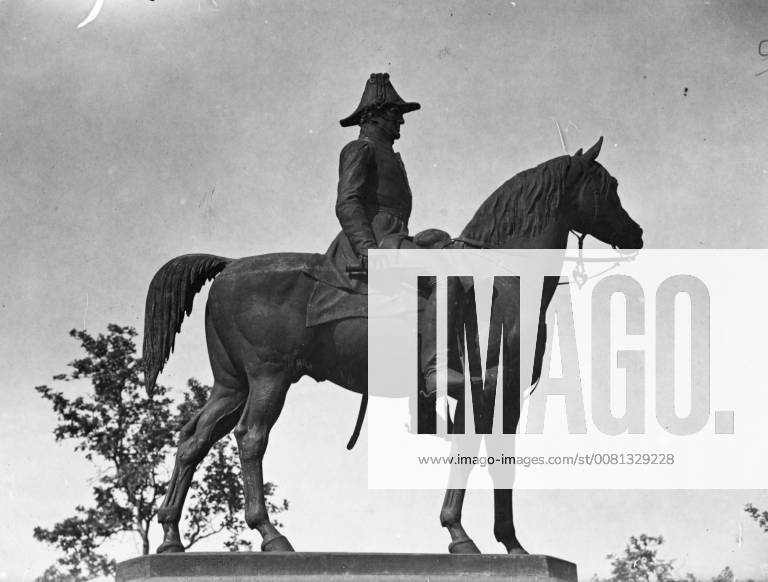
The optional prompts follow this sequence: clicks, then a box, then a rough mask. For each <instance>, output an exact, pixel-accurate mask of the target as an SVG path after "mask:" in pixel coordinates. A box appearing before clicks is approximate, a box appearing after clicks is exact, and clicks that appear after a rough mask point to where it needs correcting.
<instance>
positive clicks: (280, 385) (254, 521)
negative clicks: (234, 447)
mask: <svg viewBox="0 0 768 582" xmlns="http://www.w3.org/2000/svg"><path fill="white" fill-rule="evenodd" d="M248 384H249V394H248V401H247V402H246V404H245V409H244V410H243V414H242V416H241V418H240V422H238V424H237V427H236V428H235V436H236V437H237V444H238V447H239V449H240V463H241V464H242V468H243V492H244V494H245V522H246V523H247V524H248V527H250V528H251V529H256V530H258V531H259V534H261V538H262V543H261V550H262V551H263V552H292V551H293V547H292V546H291V543H290V542H289V541H288V539H287V538H286V537H285V536H283V535H282V534H281V533H280V532H279V531H277V528H276V527H275V526H274V525H273V524H272V522H271V521H270V519H269V512H268V511H267V506H266V502H265V500H264V472H263V468H262V460H263V459H264V452H265V451H266V449H267V442H268V441H269V432H270V430H271V429H272V426H273V425H274V424H275V421H276V420H277V417H278V416H280V412H281V411H282V409H283V404H284V403H285V395H286V394H287V392H288V387H289V386H290V384H291V383H290V380H289V378H288V374H287V373H286V371H285V369H284V368H282V367H281V366H278V365H275V364H264V365H260V366H258V367H254V368H253V370H249V373H248Z"/></svg>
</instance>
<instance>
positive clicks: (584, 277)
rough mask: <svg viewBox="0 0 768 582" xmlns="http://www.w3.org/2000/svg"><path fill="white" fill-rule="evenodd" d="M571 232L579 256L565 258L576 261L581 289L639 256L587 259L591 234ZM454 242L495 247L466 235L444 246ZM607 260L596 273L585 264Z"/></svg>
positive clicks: (480, 246)
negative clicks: (609, 264)
mask: <svg viewBox="0 0 768 582" xmlns="http://www.w3.org/2000/svg"><path fill="white" fill-rule="evenodd" d="M570 234H572V235H573V236H575V237H576V240H577V241H578V245H579V256H578V257H577V258H576V259H569V258H566V259H565V260H566V261H575V262H576V266H575V267H574V269H573V273H572V275H573V279H574V281H576V285H578V287H579V289H581V288H582V287H583V286H584V285H586V283H587V282H588V281H589V280H590V279H594V278H596V277H600V276H601V275H604V274H605V273H608V272H610V271H612V270H613V269H615V268H617V267H619V266H620V265H621V263H624V262H627V261H634V260H635V257H637V254H638V253H637V252H635V253H633V254H631V255H627V256H623V255H618V256H617V257H616V259H615V260H613V259H585V258H584V239H586V238H587V236H589V235H588V234H587V233H586V232H582V233H579V232H577V231H575V230H573V229H571V230H570ZM454 244H457V245H463V246H465V247H469V248H473V249H487V248H493V247H488V246H486V244H485V243H484V242H483V241H478V240H474V239H471V238H466V237H456V238H452V239H451V240H450V242H449V243H448V244H447V245H445V247H443V248H446V247H447V246H450V245H454ZM613 248H614V249H615V248H616V245H613ZM607 261H611V262H613V265H611V266H610V267H608V268H606V269H603V270H602V271H600V272H599V273H595V274H594V275H590V274H589V273H587V268H586V266H585V265H586V264H587V263H600V262H607ZM570 284H571V282H570V281H560V282H558V285H570Z"/></svg>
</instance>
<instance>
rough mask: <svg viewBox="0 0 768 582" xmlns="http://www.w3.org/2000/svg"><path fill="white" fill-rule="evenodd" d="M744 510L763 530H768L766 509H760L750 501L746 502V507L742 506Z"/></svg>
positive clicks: (767, 512)
mask: <svg viewBox="0 0 768 582" xmlns="http://www.w3.org/2000/svg"><path fill="white" fill-rule="evenodd" d="M744 511H746V512H747V513H748V514H749V515H750V517H751V518H752V519H754V520H755V521H756V522H757V525H758V526H760V528H761V529H762V530H763V531H764V532H768V511H764V510H760V509H758V508H757V507H755V506H754V505H752V504H751V503H747V505H746V507H744Z"/></svg>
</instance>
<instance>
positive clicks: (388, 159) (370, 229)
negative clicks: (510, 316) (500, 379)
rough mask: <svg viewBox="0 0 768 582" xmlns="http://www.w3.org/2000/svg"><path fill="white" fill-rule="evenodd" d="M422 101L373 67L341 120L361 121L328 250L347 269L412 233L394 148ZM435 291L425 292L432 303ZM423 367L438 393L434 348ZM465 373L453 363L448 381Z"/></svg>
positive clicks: (342, 168)
mask: <svg viewBox="0 0 768 582" xmlns="http://www.w3.org/2000/svg"><path fill="white" fill-rule="evenodd" d="M420 108H421V105H419V104H418V103H413V102H410V103H409V102H406V101H404V100H403V99H402V98H401V97H400V96H399V95H398V94H397V92H396V91H395V89H394V87H393V86H392V83H391V82H390V81H389V74H387V73H374V74H372V75H371V77H370V79H368V82H367V83H366V85H365V90H364V91H363V97H362V99H361V100H360V104H359V105H358V106H357V109H356V110H355V111H354V113H352V115H350V116H349V117H345V118H344V119H342V120H341V121H340V123H341V126H342V127H351V126H355V125H359V126H360V137H359V138H358V139H356V140H354V141H351V142H349V143H348V144H347V145H346V146H344V149H342V150H341V157H340V161H339V186H338V197H337V199H336V216H337V217H338V219H339V222H340V223H341V228H342V231H341V232H340V233H339V234H338V236H336V238H335V239H334V241H333V242H332V243H331V246H330V247H329V248H328V250H327V251H326V254H327V255H328V256H329V257H330V258H331V261H332V262H333V263H334V265H336V268H337V269H338V270H339V271H341V272H342V273H344V272H345V271H346V269H347V268H348V267H354V266H355V265H362V266H363V267H365V266H366V265H367V255H368V250H369V249H374V248H377V247H378V243H379V241H381V239H382V238H383V237H384V236H386V235H390V234H402V235H407V234H408V218H409V217H410V215H411V205H412V197H411V188H410V186H409V185H408V176H407V175H406V173H405V166H404V165H403V161H402V160H401V159H400V154H399V153H396V152H395V151H394V150H393V149H392V145H393V143H394V142H395V140H396V139H399V138H400V126H401V125H403V123H405V121H404V119H403V115H404V114H405V113H408V112H410V111H415V110H417V109H420ZM365 287H366V286H365V283H364V282H363V281H360V280H350V288H352V289H355V290H357V291H359V292H365ZM434 300H435V298H434V293H432V294H431V296H429V297H427V298H424V301H426V302H430V303H433V302H434ZM433 312H434V309H427V313H428V314H430V316H429V317H426V318H422V325H423V327H424V328H425V329H421V330H420V333H422V334H423V333H429V334H432V333H433V329H432V328H433V327H434V325H435V322H434V321H433V319H434V318H433V317H431V313H433ZM422 352H423V353H422V354H421V361H422V372H423V373H424V377H425V392H426V393H427V395H429V396H432V395H434V393H435V371H436V365H437V361H436V360H437V357H436V353H435V348H434V347H432V348H427V349H425V350H422ZM463 386H464V376H463V374H461V373H459V372H456V371H454V370H451V369H450V368H449V369H448V387H449V390H451V388H453V387H463Z"/></svg>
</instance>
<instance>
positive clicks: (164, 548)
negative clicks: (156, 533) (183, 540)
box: [157, 542, 184, 554]
mask: <svg viewBox="0 0 768 582" xmlns="http://www.w3.org/2000/svg"><path fill="white" fill-rule="evenodd" d="M183 551H184V546H183V545H181V544H180V543H179V542H163V543H162V544H160V545H159V546H158V547H157V553H158V554H178V553H180V552H183Z"/></svg>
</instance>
